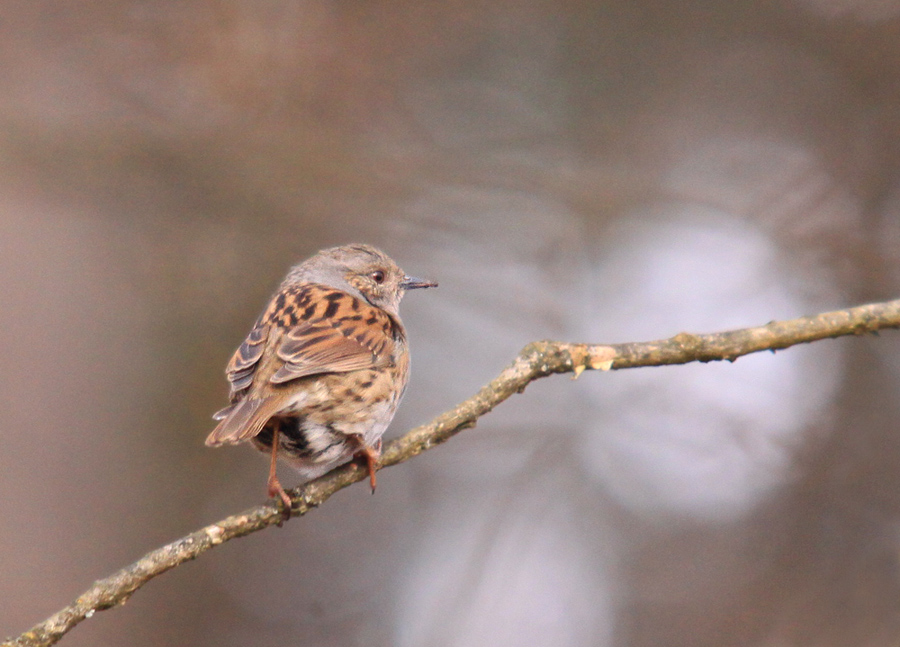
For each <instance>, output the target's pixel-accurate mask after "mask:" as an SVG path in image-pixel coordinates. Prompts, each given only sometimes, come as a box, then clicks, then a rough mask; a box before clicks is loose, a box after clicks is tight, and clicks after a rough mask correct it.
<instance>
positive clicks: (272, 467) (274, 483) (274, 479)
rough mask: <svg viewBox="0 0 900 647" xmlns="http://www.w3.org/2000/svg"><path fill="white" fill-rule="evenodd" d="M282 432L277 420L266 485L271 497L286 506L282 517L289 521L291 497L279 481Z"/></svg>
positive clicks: (273, 431)
mask: <svg viewBox="0 0 900 647" xmlns="http://www.w3.org/2000/svg"><path fill="white" fill-rule="evenodd" d="M280 431H281V421H279V420H276V421H275V423H274V426H273V428H272V462H271V463H270V464H269V480H268V482H267V483H266V485H267V486H268V493H269V496H270V497H272V498H275V497H276V496H277V497H278V498H280V499H281V502H282V504H284V507H283V509H282V510H281V516H282V517H283V518H284V520H285V521H287V520H288V519H290V518H291V497H289V496H288V495H287V492H285V491H284V488H283V487H281V482H280V481H279V480H278V436H279V433H280ZM278 525H281V524H278Z"/></svg>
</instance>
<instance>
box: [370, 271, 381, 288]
mask: <svg viewBox="0 0 900 647" xmlns="http://www.w3.org/2000/svg"><path fill="white" fill-rule="evenodd" d="M369 277H370V278H371V279H372V280H373V281H375V282H376V283H378V284H379V285H380V284H381V283H384V272H382V271H381V270H375V271H374V272H372V273H371V274H369Z"/></svg>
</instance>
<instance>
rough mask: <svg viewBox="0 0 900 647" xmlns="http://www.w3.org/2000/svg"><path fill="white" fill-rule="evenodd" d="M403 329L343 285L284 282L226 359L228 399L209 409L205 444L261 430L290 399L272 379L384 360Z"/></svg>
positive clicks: (344, 369)
mask: <svg viewBox="0 0 900 647" xmlns="http://www.w3.org/2000/svg"><path fill="white" fill-rule="evenodd" d="M402 334H403V329H402V328H401V327H400V326H399V324H398V323H396V322H395V321H394V319H392V318H391V316H390V315H388V314H387V313H386V312H384V311H383V310H381V309H379V308H375V307H373V306H371V305H369V304H367V303H365V302H363V301H361V300H360V299H357V298H356V297H354V296H352V295H350V294H347V293H346V292H341V291H340V290H335V289H333V288H329V287H327V286H323V285H318V284H304V285H302V286H290V287H288V288H285V289H284V290H282V291H280V292H279V293H278V294H276V295H275V297H274V298H273V299H272V301H271V303H270V304H269V307H268V308H267V309H266V311H265V312H264V313H263V315H262V316H261V317H260V318H259V321H257V323H256V325H255V326H254V328H253V330H251V331H250V334H249V335H247V338H246V339H245V340H244V342H243V343H242V344H241V346H240V347H239V348H238V349H237V351H236V352H235V354H234V355H233V356H232V358H231V361H230V362H229V363H228V368H227V369H226V374H227V376H228V380H229V382H230V383H231V401H232V404H231V405H230V406H228V407H226V408H225V409H222V410H221V411H219V412H218V413H216V414H215V416H214V418H215V419H216V420H220V421H221V422H220V423H219V425H218V426H217V427H216V428H215V429H214V430H213V432H212V433H211V434H210V435H209V437H208V438H207V439H206V444H207V445H219V444H223V443H237V442H241V441H243V440H246V439H248V438H252V437H254V436H256V435H257V434H258V433H259V432H260V431H262V429H263V428H264V427H265V425H266V423H267V422H268V421H269V419H270V418H271V417H272V416H274V415H276V414H277V413H278V412H279V410H280V409H281V408H282V407H283V406H286V404H285V403H286V402H287V401H288V400H289V397H288V395H289V394H288V393H286V392H285V391H283V390H280V389H279V390H278V391H273V390H272V386H271V385H281V384H284V383H285V382H289V381H291V380H295V379H298V378H301V377H308V376H311V375H319V374H322V373H345V372H348V371H355V370H360V369H366V368H377V367H381V366H385V365H387V364H389V363H390V361H391V356H392V353H393V350H394V344H395V339H396V338H397V336H398V335H402ZM270 346H271V348H272V350H273V351H274V352H272V351H269V350H268V348H269V347H270ZM267 351H268V352H267ZM251 387H252V388H251Z"/></svg>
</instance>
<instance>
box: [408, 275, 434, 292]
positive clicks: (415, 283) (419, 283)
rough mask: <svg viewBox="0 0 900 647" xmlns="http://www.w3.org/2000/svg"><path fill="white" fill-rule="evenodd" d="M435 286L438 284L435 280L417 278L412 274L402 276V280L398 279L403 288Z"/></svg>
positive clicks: (412, 288) (413, 288)
mask: <svg viewBox="0 0 900 647" xmlns="http://www.w3.org/2000/svg"><path fill="white" fill-rule="evenodd" d="M437 286H438V284H437V282H436V281H428V280H426V279H417V278H415V277H412V276H404V277H403V280H402V281H400V287H401V288H403V289H404V290H415V289H417V288H436V287H437Z"/></svg>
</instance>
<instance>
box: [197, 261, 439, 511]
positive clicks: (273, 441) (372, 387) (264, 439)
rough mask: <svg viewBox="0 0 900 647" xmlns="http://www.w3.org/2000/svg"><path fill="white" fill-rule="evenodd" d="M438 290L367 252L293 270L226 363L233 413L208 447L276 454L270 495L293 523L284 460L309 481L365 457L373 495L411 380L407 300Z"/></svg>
mask: <svg viewBox="0 0 900 647" xmlns="http://www.w3.org/2000/svg"><path fill="white" fill-rule="evenodd" d="M432 287H437V283H436V282H434V281H429V280H424V279H418V278H414V277H410V276H407V275H406V274H405V273H404V272H403V270H401V269H400V268H399V267H398V266H397V264H396V263H395V262H394V261H393V260H391V259H390V258H389V257H388V256H387V255H386V254H385V253H384V252H382V251H380V250H379V249H376V248H375V247H372V246H371V245H365V244H352V245H343V246H339V247H331V248H328V249H323V250H321V251H319V252H318V253H316V254H315V255H313V256H312V257H310V258H309V259H307V260H305V261H303V262H302V263H300V264H298V265H295V266H294V267H292V268H291V270H290V271H289V272H288V274H287V276H286V277H285V278H284V280H283V281H282V282H281V285H280V286H279V287H278V289H277V291H276V292H275V294H274V295H273V296H272V298H271V299H270V301H269V303H268V305H267V306H266V308H265V310H264V311H263V313H262V314H261V315H260V316H259V318H258V319H257V320H256V324H255V325H254V326H253V328H252V329H251V330H250V333H249V334H248V335H247V337H246V339H245V340H244V341H243V343H242V344H241V345H240V346H239V347H238V349H237V351H235V353H234V355H233V356H232V357H231V360H230V361H229V362H228V366H227V368H226V370H225V373H226V376H227V378H228V382H229V385H230V394H229V398H230V404H229V405H228V406H227V407H225V408H224V409H221V410H220V411H218V412H217V413H215V414H214V415H213V419H215V420H218V421H219V423H218V425H217V426H216V427H215V429H213V431H212V433H210V434H209V436H208V437H207V439H206V445H207V446H210V447H216V446H220V445H235V444H239V443H243V442H246V441H250V442H251V443H252V444H253V445H254V446H255V447H256V448H257V449H259V450H260V451H262V452H266V453H268V454H270V462H269V477H268V481H267V494H268V496H269V497H272V498H275V497H277V499H280V500H281V502H282V504H283V507H282V514H283V515H284V517H285V519H287V518H289V517H290V514H291V499H290V497H289V496H288V495H287V493H286V492H285V490H284V487H282V485H281V482H280V481H279V479H278V475H277V464H278V461H279V459H282V460H284V461H285V462H286V463H288V464H289V465H290V466H292V467H293V468H295V469H296V470H297V471H298V472H299V473H300V475H301V477H302V478H303V479H304V482H305V481H309V480H311V479H314V478H316V477H318V476H321V475H322V474H325V473H326V472H328V471H330V470H331V469H333V468H335V467H337V466H338V465H341V464H343V463H346V462H348V461H350V460H353V459H354V458H360V459H362V460H364V461H365V465H366V468H367V470H368V475H369V482H370V486H371V488H372V491H373V492H374V491H375V486H376V478H375V470H376V469H377V466H378V460H379V458H380V456H381V437H382V435H383V434H384V432H385V429H387V427H388V425H389V424H390V422H391V420H392V419H393V417H394V414H395V413H396V411H397V406H398V405H399V404H400V400H401V398H402V397H403V393H404V391H405V390H406V385H407V382H408V380H409V345H408V342H407V337H406V329H405V328H404V327H403V323H402V322H401V320H400V314H399V311H398V309H399V306H400V300H401V299H402V298H403V295H404V294H405V293H406V291H407V290H415V289H420V288H432ZM277 499H276V500H277Z"/></svg>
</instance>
